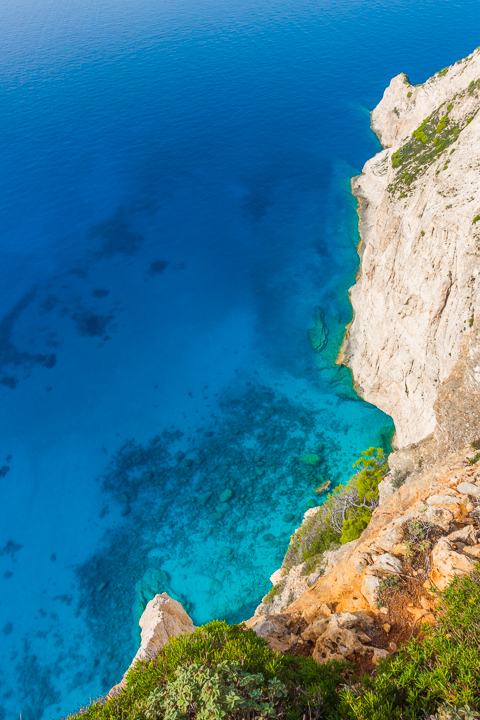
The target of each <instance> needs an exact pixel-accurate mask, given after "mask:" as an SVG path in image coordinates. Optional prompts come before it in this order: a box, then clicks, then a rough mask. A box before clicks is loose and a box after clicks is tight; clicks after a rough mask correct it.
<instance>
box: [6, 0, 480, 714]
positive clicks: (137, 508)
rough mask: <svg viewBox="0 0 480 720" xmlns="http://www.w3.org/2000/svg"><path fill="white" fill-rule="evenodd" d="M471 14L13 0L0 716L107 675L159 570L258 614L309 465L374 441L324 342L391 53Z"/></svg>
mask: <svg viewBox="0 0 480 720" xmlns="http://www.w3.org/2000/svg"><path fill="white" fill-rule="evenodd" d="M479 15H480V10H479V7H478V3H476V2H471V1H467V2H463V3H461V4H455V3H454V2H451V1H450V0H448V1H447V0H440V1H439V0H436V1H435V2H434V1H433V0H432V1H431V2H413V0H412V1H410V0H409V1H404V2H393V1H390V0H388V1H387V0H383V1H381V2H371V3H368V4H365V3H356V2H351V1H346V0H343V1H342V2H326V1H325V0H323V1H319V2H309V1H308V0H301V2H300V3H295V5H292V4H289V3H288V2H285V0H272V1H271V2H263V1H262V2H257V3H251V2H243V3H240V4H239V3H236V4H229V3H227V2H221V3H220V2H218V0H212V1H211V2H195V1H193V0H184V1H183V2H175V3H173V2H163V3H161V4H160V3H158V2H154V1H153V0H140V1H139V2H136V3H129V2H126V1H125V0H109V1H107V0H104V1H103V2H102V1H101V0H97V1H95V2H94V1H93V0H92V1H90V2H85V0H83V2H75V1H71V0H63V1H62V0H49V1H48V2H45V1H43V2H40V1H35V0H24V1H22V2H20V3H19V2H13V0H5V1H4V2H3V3H2V7H1V9H0V19H1V22H0V58H1V67H2V73H1V75H0V94H1V103H2V114H1V116H0V137H1V138H2V145H1V150H0V165H1V169H2V172H1V174H0V183H1V185H2V187H1V192H0V217H1V229H2V232H1V241H0V242H1V252H2V282H1V284H0V403H1V413H0V476H1V478H0V494H1V503H0V588H1V590H0V637H1V638H2V651H3V652H2V656H1V659H0V669H1V673H2V685H1V687H0V718H8V719H10V718H15V719H18V717H19V714H20V713H22V718H23V720H41V719H43V720H48V719H49V718H55V717H59V716H60V715H61V714H64V713H67V712H70V711H72V710H74V709H75V708H77V707H78V706H79V705H80V704H81V703H84V702H86V701H88V699H89V698H90V697H95V696H97V695H98V694H99V693H102V692H105V691H106V690H108V689H109V687H110V686H111V685H112V684H114V683H115V682H118V680H119V679H120V678H121V675H122V673H123V671H124V670H125V669H126V667H127V666H128V664H129V662H130V659H131V657H132V655H133V654H134V652H135V650H136V644H137V642H138V630H137V625H136V623H137V620H138V614H139V613H140V612H141V609H142V608H143V606H144V604H145V603H146V602H147V600H148V599H149V598H150V597H151V596H152V595H153V594H154V593H155V592H157V591H162V590H167V591H168V592H170V593H171V594H173V595H175V596H176V597H179V598H180V599H181V600H182V602H184V604H185V605H186V606H188V608H189V611H190V612H191V614H192V617H193V618H194V621H195V622H196V623H202V622H205V621H207V620H209V619H211V618H213V617H222V618H226V619H228V620H230V621H238V620H241V619H244V618H246V617H248V616H249V615H250V614H251V613H252V611H253V609H254V607H255V606H256V604H257V603H258V602H259V600H260V598H261V597H262V595H264V594H265V592H266V591H267V590H268V589H269V581H268V578H269V576H270V574H271V573H272V572H273V571H274V570H275V569H276V568H277V567H278V566H279V564H280V562H281V560H282V557H283V555H284V552H285V550H286V547H287V544H288V539H289V536H290V534H291V533H292V532H293V530H294V528H295V527H297V526H298V524H299V522H300V521H301V518H302V515H303V513H304V511H305V509H306V507H307V506H308V504H309V502H310V503H311V502H313V501H316V499H315V496H314V494H313V490H314V488H315V486H316V485H317V484H318V482H319V480H321V479H323V478H326V477H328V478H330V479H332V480H334V481H340V482H341V481H345V480H347V479H348V476H349V469H350V468H351V464H352V463H353V461H354V460H355V459H356V458H357V457H358V455H359V453H360V452H361V450H363V449H365V448H366V447H368V446H369V445H372V444H380V443H388V437H389V433H390V432H391V423H390V420H389V418H387V417H386V416H384V415H383V414H382V413H381V412H379V411H378V410H376V409H375V408H372V407H371V406H369V405H367V404H366V403H363V402H361V401H359V400H358V399H357V398H356V397H355V395H354V394H353V392H352V387H351V380H350V377H349V374H348V371H346V370H345V369H341V368H338V367H336V366H335V365H334V363H333V360H334V358H335V355H336V351H337V349H338V344H339V341H340V338H341V335H342V332H343V328H344V326H345V324H346V323H347V322H348V321H349V320H350V318H351V308H350V305H349V303H348V296H347V288H348V287H349V285H351V284H352V283H353V282H354V277H355V271H356V267H357V255H356V242H357V239H358V237H357V220H356V214H355V203H354V201H353V199H352V198H351V196H350V193H349V178H350V177H351V176H352V175H354V174H356V173H358V172H359V171H360V169H361V167H362V164H363V163H364V161H365V160H366V159H367V158H368V157H369V156H371V155H372V154H373V153H374V152H376V150H377V149H378V148H379V146H378V142H377V141H376V139H375V137H374V136H373V135H372V133H371V132H370V130H369V116H368V111H369V109H371V108H372V107H373V106H374V105H375V104H376V102H377V101H378V100H379V99H380V97H381V94H382V92H383V89H384V87H385V85H386V84H387V83H388V82H389V80H390V78H391V77H392V76H393V75H395V74H396V73H398V72H400V71H405V72H407V73H408V74H409V76H410V78H411V80H412V82H421V81H423V80H424V79H425V78H426V77H428V76H429V75H431V74H432V73H434V72H435V71H437V70H438V69H440V68H441V67H444V66H445V65H447V64H449V63H451V62H454V61H455V60H457V59H458V58H460V57H462V56H464V55H466V54H467V53H468V52H470V51H471V50H472V49H473V48H474V47H475V45H476V44H477V43H478V39H477V38H476V37H475V28H476V22H475V20H478V19H479ZM316 307H319V308H321V309H322V311H323V314H324V315H323V316H324V320H325V323H326V327H327V329H328V343H327V345H326V347H325V349H324V350H323V352H321V353H319V354H315V353H314V352H313V350H312V348H311V345H310V343H309V340H308V335H307V331H308V329H309V328H312V327H313V325H314V317H315V308H316ZM305 450H311V451H317V452H319V454H320V455H321V456H322V460H323V461H322V465H321V467H319V468H317V469H316V470H315V471H308V470H307V469H306V468H305V467H303V466H302V465H301V463H299V461H298V458H299V456H300V455H301V453H302V452H304V451H305Z"/></svg>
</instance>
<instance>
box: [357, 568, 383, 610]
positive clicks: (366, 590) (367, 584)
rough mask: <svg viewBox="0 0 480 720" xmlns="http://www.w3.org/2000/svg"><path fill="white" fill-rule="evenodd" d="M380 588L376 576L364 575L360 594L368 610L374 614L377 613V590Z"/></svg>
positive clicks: (378, 579)
mask: <svg viewBox="0 0 480 720" xmlns="http://www.w3.org/2000/svg"><path fill="white" fill-rule="evenodd" d="M379 587H380V578H379V577H377V576H376V575H364V577H363V580H362V587H361V593H362V595H363V597H364V598H365V600H366V601H367V603H368V604H369V606H370V609H371V610H373V611H374V612H376V611H377V609H378V608H377V605H378V589H379Z"/></svg>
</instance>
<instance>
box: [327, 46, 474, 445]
mask: <svg viewBox="0 0 480 720" xmlns="http://www.w3.org/2000/svg"><path fill="white" fill-rule="evenodd" d="M479 85H480V52H479V51H478V50H477V51H475V52H474V53H472V55H470V56H468V57H467V58H466V59H465V60H463V61H459V62H458V63H456V64H455V65H453V66H452V67H450V68H448V69H445V70H444V71H441V72H440V73H437V75H435V76H434V77H432V78H430V79H429V80H428V81H427V82H425V83H424V84H423V85H419V86H413V85H411V84H410V82H409V81H408V78H407V77H406V76H405V75H398V76H397V77H395V78H393V80H392V81H391V83H390V85H389V87H388V88H387V90H386V91H385V93H384V96H383V99H382V100H381V102H380V103H379V105H378V106H377V107H376V108H375V110H374V111H373V113H372V128H373V129H374V131H375V132H376V133H377V135H378V137H379V138H380V140H381V142H382V144H383V145H384V146H385V149H384V150H383V151H381V152H380V153H378V154H377V155H376V156H375V157H374V158H372V159H371V160H369V161H368V162H367V163H366V165H365V167H364V169H363V172H362V174H361V175H360V176H359V177H357V178H354V180H353V182H352V187H353V192H354V194H355V195H356V196H357V198H358V200H359V218H360V223H359V228H360V235H361V243H360V247H359V252H360V255H361V271H360V274H359V277H358V281H357V283H356V285H355V286H354V287H353V288H351V291H350V297H351V302H352V305H353V308H354V320H353V322H352V324H351V327H350V328H349V331H348V333H347V338H346V341H345V343H344V346H343V349H342V352H341V356H340V361H342V362H344V363H346V364H347V365H348V366H349V367H350V368H351V369H352V371H353V376H354V380H355V384H356V389H357V391H358V393H359V394H360V395H361V396H362V397H364V398H365V399H366V400H368V401H369V402H371V403H373V404H375V405H376V406H377V407H379V408H381V409H382V410H384V411H385V412H386V413H388V414H389V415H391V416H392V418H393V419H394V422H395V428H396V435H395V442H396V446H397V447H399V448H402V447H405V446H407V445H409V444H411V443H418V442H419V441H421V440H423V439H424V438H425V437H427V436H429V435H430V434H431V433H434V436H435V442H436V444H437V445H438V446H439V448H438V449H437V450H436V454H435V457H436V459H438V458H439V457H442V456H443V457H445V455H446V454H447V453H448V452H452V451H453V450H456V449H460V448H461V447H464V446H465V445H466V444H467V442H469V441H470V440H472V439H473V437H474V434H475V433H477V434H478V430H477V427H478V421H479V419H480V413H479V411H478V408H479V407H480V357H479V351H478V348H479V343H478V339H477V336H478V328H477V321H476V320H475V318H476V317H477V315H478V312H479V306H480V222H477V220H480V218H478V219H477V216H478V215H480V173H479V167H480V115H479V114H478V109H479V107H480V95H479ZM452 409H453V410H454V412H453V413H452Z"/></svg>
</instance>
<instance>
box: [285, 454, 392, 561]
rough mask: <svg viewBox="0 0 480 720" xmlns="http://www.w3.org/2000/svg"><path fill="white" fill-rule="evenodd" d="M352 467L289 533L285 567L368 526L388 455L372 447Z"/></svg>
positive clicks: (345, 541) (356, 535)
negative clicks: (345, 480)
mask: <svg viewBox="0 0 480 720" xmlns="http://www.w3.org/2000/svg"><path fill="white" fill-rule="evenodd" d="M353 467H354V468H355V469H356V470H357V473H356V475H354V476H353V477H352V478H351V479H350V481H349V482H348V483H347V484H346V485H339V486H338V487H336V488H335V490H334V491H333V492H332V493H330V494H329V495H328V497H327V499H326V501H325V503H324V504H323V506H322V507H321V508H320V510H319V511H318V512H317V513H316V514H315V515H313V517H310V518H308V519H307V520H306V521H305V522H304V523H303V525H302V526H301V528H300V529H299V530H297V532H296V533H295V534H294V535H292V539H291V541H290V545H289V548H288V550H287V554H286V556H285V561H284V565H285V566H286V567H287V568H290V567H293V565H299V564H300V563H302V562H305V561H306V560H308V559H309V558H313V557H317V556H320V555H321V554H322V553H324V552H325V551H326V550H331V549H333V548H334V547H336V546H338V545H339V544H344V543H347V542H349V541H350V540H356V539H357V538H358V537H360V535H361V534H362V532H363V531H364V529H365V528H366V527H367V525H368V523H369V522H370V518H371V517H372V512H373V510H374V509H375V508H376V507H377V505H378V485H379V483H380V481H381V480H382V479H383V477H384V476H385V475H386V473H387V472H388V464H387V458H386V456H385V454H384V452H383V450H382V448H373V447H371V448H368V450H365V452H362V453H361V456H360V459H359V460H357V462H356V463H355V464H354V466H353ZM318 560H320V557H319V558H318Z"/></svg>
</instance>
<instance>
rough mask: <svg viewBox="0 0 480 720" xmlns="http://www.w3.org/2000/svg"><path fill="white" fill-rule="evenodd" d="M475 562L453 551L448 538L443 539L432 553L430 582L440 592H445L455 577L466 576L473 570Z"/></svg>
mask: <svg viewBox="0 0 480 720" xmlns="http://www.w3.org/2000/svg"><path fill="white" fill-rule="evenodd" d="M473 567H474V566H473V562H472V561H471V560H470V559H469V558H468V557H466V555H463V554H462V553H458V552H456V551H455V550H453V549H452V546H451V544H450V542H449V540H448V539H447V538H441V539H440V540H439V541H438V542H437V544H436V545H435V547H434V548H433V551H432V569H431V571H430V576H429V577H430V580H431V581H432V583H433V584H434V586H435V587H436V588H437V589H438V590H445V588H446V587H447V585H448V584H449V583H450V582H451V581H452V580H453V578H454V577H455V575H464V574H466V573H470V572H472V570H473Z"/></svg>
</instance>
